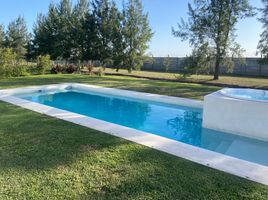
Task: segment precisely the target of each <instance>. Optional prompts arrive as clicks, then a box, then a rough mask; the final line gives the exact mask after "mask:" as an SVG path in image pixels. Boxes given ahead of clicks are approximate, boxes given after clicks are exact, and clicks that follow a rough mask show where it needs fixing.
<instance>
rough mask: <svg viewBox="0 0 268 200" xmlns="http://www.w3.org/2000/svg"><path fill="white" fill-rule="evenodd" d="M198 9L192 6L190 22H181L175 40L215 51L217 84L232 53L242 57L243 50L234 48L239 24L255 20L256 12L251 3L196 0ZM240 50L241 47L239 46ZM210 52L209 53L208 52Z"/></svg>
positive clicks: (245, 1) (234, 0)
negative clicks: (245, 19) (221, 70)
mask: <svg viewBox="0 0 268 200" xmlns="http://www.w3.org/2000/svg"><path fill="white" fill-rule="evenodd" d="M193 4H194V7H193V6H192V5H191V4H190V3H189V4H188V8H189V21H188V22H185V21H184V20H181V23H178V30H175V29H174V28H172V33H173V35H174V36H175V37H179V38H181V39H182V40H183V41H185V40H189V43H190V45H191V46H192V47H193V48H194V49H195V50H196V49H198V48H201V47H202V48H203V47H204V46H207V48H209V49H211V50H212V52H213V55H212V57H213V59H214V60H215V65H214V80H217V79H219V72H220V65H221V64H222V62H223V61H224V59H225V58H227V57H228V56H229V55H228V54H230V52H231V51H232V50H234V49H236V50H239V51H238V52H237V53H236V52H231V54H232V55H234V54H240V53H241V51H240V50H241V48H231V46H232V44H234V41H235V38H236V36H235V26H236V24H237V23H238V21H239V20H241V19H243V18H246V17H250V16H253V15H254V14H255V13H254V8H253V7H252V6H250V4H249V2H248V0H194V3H193ZM235 46H237V43H236V44H235ZM206 51H207V50H206Z"/></svg>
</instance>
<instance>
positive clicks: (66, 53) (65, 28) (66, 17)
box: [56, 0, 76, 60]
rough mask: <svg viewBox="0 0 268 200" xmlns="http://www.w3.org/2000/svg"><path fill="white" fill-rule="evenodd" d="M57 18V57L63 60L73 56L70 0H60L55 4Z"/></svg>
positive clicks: (72, 26) (72, 25) (73, 27)
mask: <svg viewBox="0 0 268 200" xmlns="http://www.w3.org/2000/svg"><path fill="white" fill-rule="evenodd" d="M56 13H57V15H56V18H57V19H58V20H57V40H56V41H57V43H56V48H57V49H58V52H59V54H58V57H60V58H61V59H64V60H68V59H71V58H72V57H73V56H74V52H73V41H72V39H73V38H72V30H73V29H75V28H76V27H75V25H74V24H73V23H72V22H73V19H72V17H73V15H72V5H71V2H70V0H61V1H60V3H59V4H58V5H57V6H56Z"/></svg>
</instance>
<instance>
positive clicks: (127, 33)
mask: <svg viewBox="0 0 268 200" xmlns="http://www.w3.org/2000/svg"><path fill="white" fill-rule="evenodd" d="M123 13H124V40H125V42H126V46H127V48H126V50H125V61H124V62H125V67H126V68H127V69H128V71H129V72H131V71H132V70H133V69H140V67H141V66H142V64H143V61H144V57H145V53H146V50H147V49H148V42H149V41H150V40H151V38H152V36H153V32H152V30H151V28H150V26H149V20H148V13H144V12H143V6H142V3H141V1H140V0H129V1H128V3H127V4H126V5H124V11H123Z"/></svg>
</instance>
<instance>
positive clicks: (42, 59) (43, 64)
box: [37, 55, 51, 74]
mask: <svg viewBox="0 0 268 200" xmlns="http://www.w3.org/2000/svg"><path fill="white" fill-rule="evenodd" d="M50 66H51V60H50V56H49V55H44V56H42V55H40V56H38V57H37V70H38V73H39V74H44V73H45V72H46V70H48V69H49V68H50Z"/></svg>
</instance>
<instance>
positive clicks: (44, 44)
mask: <svg viewBox="0 0 268 200" xmlns="http://www.w3.org/2000/svg"><path fill="white" fill-rule="evenodd" d="M33 33H34V36H33V40H32V45H31V47H32V48H31V50H30V55H32V57H35V56H37V55H40V54H49V55H50V56H51V58H52V59H54V60H55V59H63V60H72V61H88V60H98V61H100V62H101V63H102V64H103V65H108V64H109V65H112V66H114V67H115V68H117V69H119V68H127V69H128V70H129V71H131V70H132V69H139V68H140V66H141V65H142V63H143V60H144V59H145V57H146V56H145V51H146V49H147V48H148V45H147V44H148V42H149V41H150V39H151V38H152V36H153V33H152V30H151V28H150V26H149V22H148V14H147V13H144V12H143V6H142V4H141V1H140V0H129V1H128V2H127V3H124V4H123V9H122V10H119V9H118V8H117V5H116V3H115V2H114V1H109V0H93V1H91V2H89V1H88V0H79V1H78V2H77V4H76V5H74V6H72V4H71V2H70V0H61V1H60V3H59V4H57V5H55V4H53V3H51V4H50V6H49V11H48V14H47V15H42V14H41V15H39V17H38V19H37V22H36V24H35V26H34V30H33Z"/></svg>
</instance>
